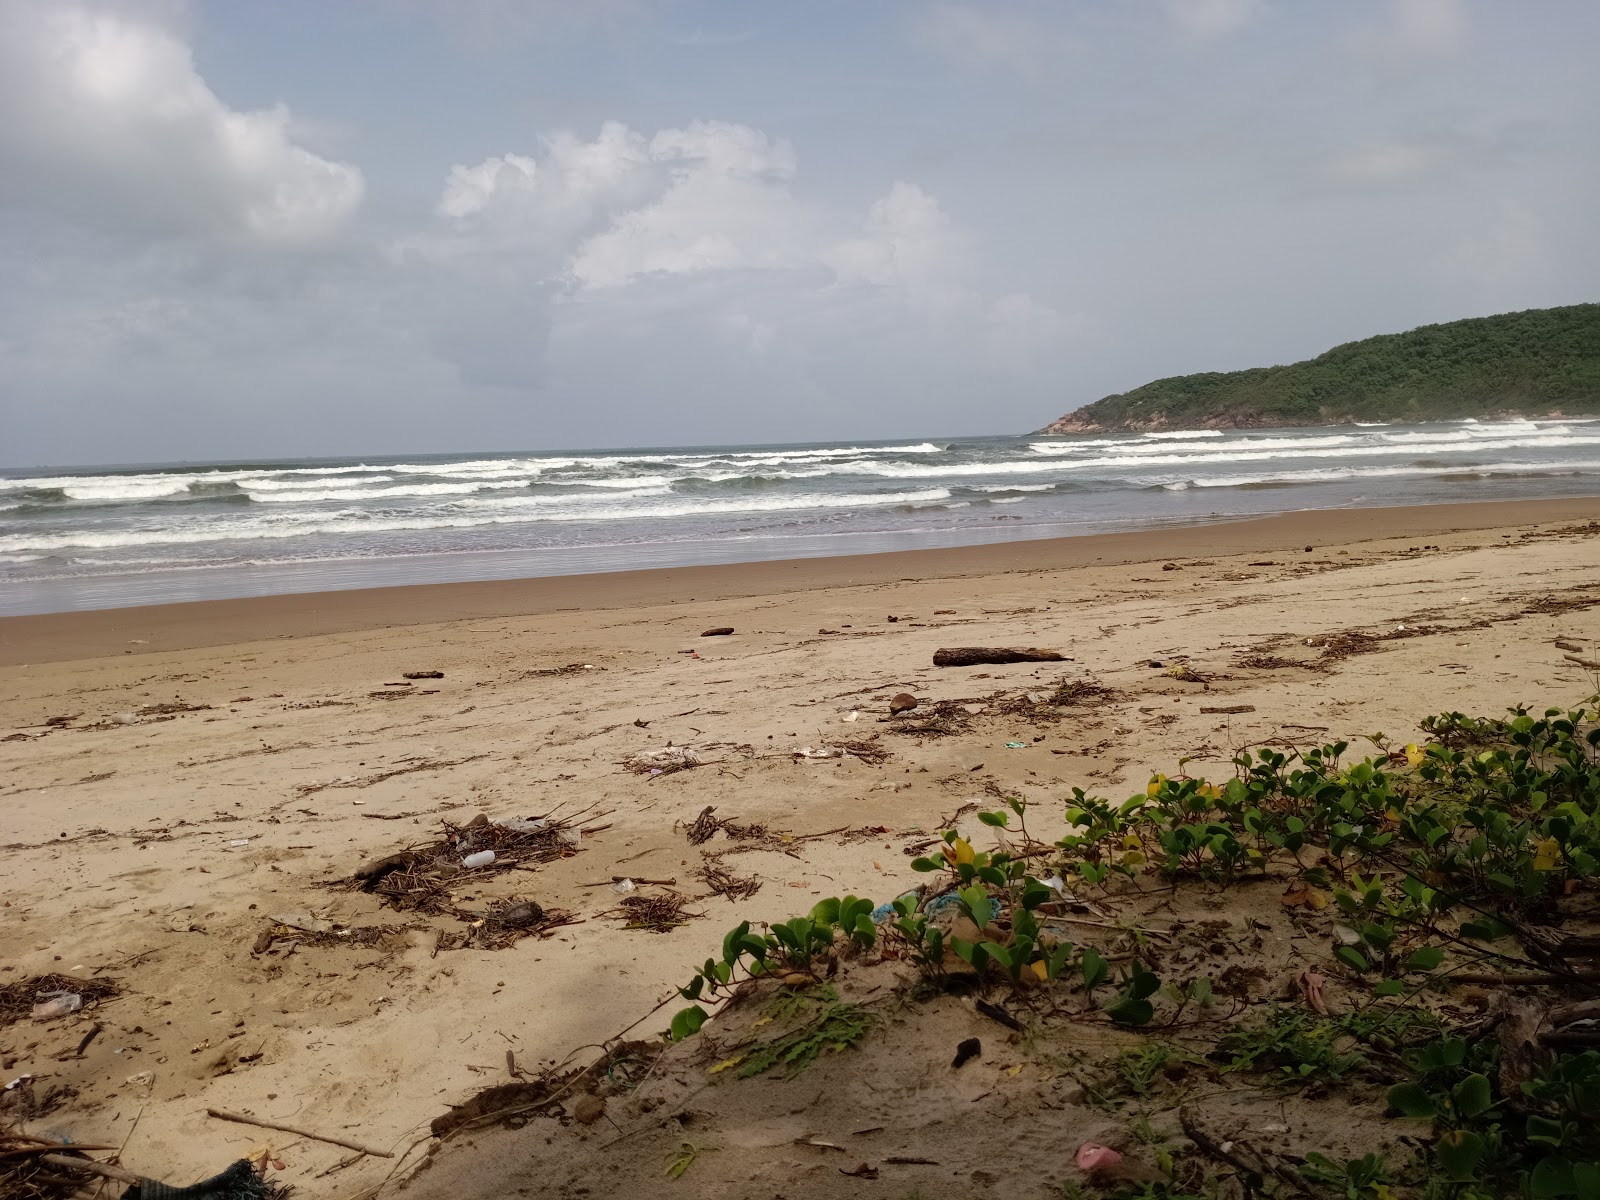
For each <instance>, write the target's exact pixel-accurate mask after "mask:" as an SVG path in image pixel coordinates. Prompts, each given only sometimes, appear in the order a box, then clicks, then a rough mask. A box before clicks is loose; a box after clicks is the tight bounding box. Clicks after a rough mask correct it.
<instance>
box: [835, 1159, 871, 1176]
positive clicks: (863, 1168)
mask: <svg viewBox="0 0 1600 1200" xmlns="http://www.w3.org/2000/svg"><path fill="white" fill-rule="evenodd" d="M839 1174H841V1175H848V1176H850V1178H852V1179H876V1178H877V1177H878V1168H877V1167H875V1166H873V1165H872V1164H871V1163H862V1164H860V1165H859V1166H856V1167H852V1168H851V1169H850V1170H848V1171H847V1170H845V1169H844V1168H843V1167H840V1168H839Z"/></svg>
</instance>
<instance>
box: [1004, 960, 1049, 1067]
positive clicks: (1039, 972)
mask: <svg viewBox="0 0 1600 1200" xmlns="http://www.w3.org/2000/svg"><path fill="white" fill-rule="evenodd" d="M1026 970H1028V971H1029V972H1031V973H1032V975H1033V977H1034V978H1035V979H1037V980H1038V981H1039V982H1040V983H1043V982H1044V981H1045V980H1046V979H1048V978H1049V977H1050V969H1049V968H1048V967H1047V966H1045V963H1044V959H1042V958H1041V959H1040V960H1039V961H1038V962H1031V963H1029V964H1028V965H1027V968H1026ZM1012 1073H1013V1074H1015V1072H1012Z"/></svg>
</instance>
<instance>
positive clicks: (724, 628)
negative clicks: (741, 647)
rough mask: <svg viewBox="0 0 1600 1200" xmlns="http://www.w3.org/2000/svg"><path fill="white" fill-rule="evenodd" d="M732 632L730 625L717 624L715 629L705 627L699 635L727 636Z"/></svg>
mask: <svg viewBox="0 0 1600 1200" xmlns="http://www.w3.org/2000/svg"><path fill="white" fill-rule="evenodd" d="M732 632H733V626H732V625H718V626H717V627H716V628H715V629H707V630H706V631H705V632H704V633H702V634H701V635H700V636H701V637H727V636H728V635H729V634H730V633H732Z"/></svg>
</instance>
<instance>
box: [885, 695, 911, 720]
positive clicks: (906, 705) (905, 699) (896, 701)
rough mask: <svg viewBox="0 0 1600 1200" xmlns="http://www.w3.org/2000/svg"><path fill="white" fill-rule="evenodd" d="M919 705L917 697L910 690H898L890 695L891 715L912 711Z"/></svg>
mask: <svg viewBox="0 0 1600 1200" xmlns="http://www.w3.org/2000/svg"><path fill="white" fill-rule="evenodd" d="M916 706H917V698H916V697H915V696H913V695H912V694H911V693H910V692H897V693H896V694H895V695H893V696H890V697H889V715H890V716H896V715H898V714H900V713H903V712H910V711H911V710H912V709H913V708H915V707H916Z"/></svg>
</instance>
